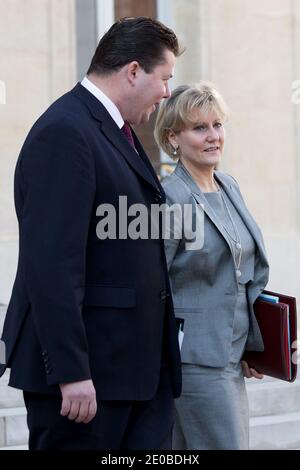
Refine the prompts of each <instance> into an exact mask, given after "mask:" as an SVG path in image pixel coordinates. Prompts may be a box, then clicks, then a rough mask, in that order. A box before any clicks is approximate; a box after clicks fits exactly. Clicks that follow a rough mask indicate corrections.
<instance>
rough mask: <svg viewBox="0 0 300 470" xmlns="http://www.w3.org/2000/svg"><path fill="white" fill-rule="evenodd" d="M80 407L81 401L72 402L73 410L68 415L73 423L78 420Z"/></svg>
mask: <svg viewBox="0 0 300 470" xmlns="http://www.w3.org/2000/svg"><path fill="white" fill-rule="evenodd" d="M79 405H80V402H79V401H72V403H71V409H70V412H69V414H68V419H70V420H71V421H74V419H76V418H77V416H78V413H79Z"/></svg>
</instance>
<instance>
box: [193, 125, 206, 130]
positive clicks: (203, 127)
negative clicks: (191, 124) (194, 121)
mask: <svg viewBox="0 0 300 470" xmlns="http://www.w3.org/2000/svg"><path fill="white" fill-rule="evenodd" d="M204 129H205V126H196V127H195V128H194V130H195V131H203V130H204Z"/></svg>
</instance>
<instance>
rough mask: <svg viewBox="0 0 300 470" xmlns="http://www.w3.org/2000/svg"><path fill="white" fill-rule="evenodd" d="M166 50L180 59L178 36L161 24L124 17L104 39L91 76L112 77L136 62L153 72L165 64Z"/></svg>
mask: <svg viewBox="0 0 300 470" xmlns="http://www.w3.org/2000/svg"><path fill="white" fill-rule="evenodd" d="M166 49H168V50H170V51H171V52H173V53H174V55H175V56H176V57H177V56H178V55H180V54H181V52H180V51H179V45H178V39H177V37H176V35H175V33H174V32H173V31H172V30H171V29H169V28H168V27H167V26H165V25H164V24H162V23H160V21H157V20H153V19H151V18H146V17H144V16H140V17H137V18H122V19H121V20H119V21H117V22H116V23H114V24H113V25H112V27H111V28H110V29H109V30H108V31H107V33H106V34H104V36H103V37H102V38H101V39H100V42H99V44H98V46H97V49H96V51H95V54H94V57H93V59H92V62H91V65H90V67H89V69H88V72H87V73H88V74H90V73H96V74H99V75H100V74H110V73H112V72H116V71H118V70H120V69H121V68H122V67H123V66H124V65H126V64H128V63H129V62H132V61H134V60H136V61H137V62H138V63H139V64H140V66H141V67H142V68H143V70H144V71H145V72H146V73H150V72H151V71H152V70H153V68H154V67H155V66H156V65H158V64H159V63H161V62H163V54H164V51H165V50H166Z"/></svg>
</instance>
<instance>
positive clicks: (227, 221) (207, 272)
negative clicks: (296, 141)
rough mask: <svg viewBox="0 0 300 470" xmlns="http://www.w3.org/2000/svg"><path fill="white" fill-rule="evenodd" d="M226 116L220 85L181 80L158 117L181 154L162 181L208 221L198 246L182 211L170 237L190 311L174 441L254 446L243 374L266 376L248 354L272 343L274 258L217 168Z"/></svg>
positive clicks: (179, 287)
mask: <svg viewBox="0 0 300 470" xmlns="http://www.w3.org/2000/svg"><path fill="white" fill-rule="evenodd" d="M226 116H227V108H226V105H225V103H224V101H223V99H222V97H221V96H220V94H219V93H218V91H217V90H216V89H215V88H214V87H213V86H212V85H211V84H210V83H207V82H201V83H200V84H198V85H195V86H187V85H184V86H180V87H178V88H176V90H174V91H173V93H172V95H171V96H170V98H169V99H167V100H165V101H164V102H163V103H162V105H161V108H160V110H159V113H158V117H157V122H156V129H155V136H156V140H157V142H158V143H159V145H160V146H161V147H162V148H163V150H164V151H165V152H166V153H168V154H169V155H171V156H173V157H175V158H176V159H177V158H178V164H177V166H176V169H175V171H174V172H173V173H172V174H171V175H170V176H168V177H167V178H165V180H164V181H163V186H164V189H165V192H166V195H167V203H168V204H169V206H172V205H173V204H177V205H178V204H179V205H180V207H181V208H182V211H183V212H184V208H185V207H186V206H184V205H189V207H190V208H191V212H190V213H191V214H192V217H191V218H190V219H191V220H196V221H197V220H198V221H199V220H200V221H201V220H202V222H203V223H202V224H201V223H200V224H198V225H197V226H196V230H197V231H198V232H199V231H201V232H202V233H201V234H200V236H199V233H198V234H197V235H198V244H197V243H196V244H195V245H191V244H190V245H189V244H188V243H187V242H188V241H190V239H188V236H187V235H186V234H189V233H191V232H193V228H192V227H185V226H184V225H186V224H187V223H191V222H190V221H189V220H190V219H189V218H187V217H183V216H182V217H181V218H180V217H179V218H178V217H177V222H178V221H181V222H182V221H183V230H181V235H180V236H178V235H177V236H174V233H177V232H178V227H175V228H173V231H171V234H173V236H172V235H171V236H169V237H167V238H166V240H165V249H166V255H167V261H168V268H169V274H170V280H171V287H172V293H173V301H174V308H175V314H176V316H177V317H179V318H182V319H184V338H183V342H182V348H181V358H182V371H183V392H182V395H181V397H180V398H179V399H178V400H177V403H176V418H175V426H174V439H173V448H174V449H247V448H248V447H249V415H248V401H247V395H246V390H245V381H244V376H246V377H248V378H250V377H256V378H258V379H260V378H262V376H261V375H260V374H258V372H257V371H255V370H254V369H250V368H249V367H248V365H247V363H245V362H244V361H241V358H242V356H243V352H244V350H245V349H247V350H257V351H261V350H263V341H262V337H261V334H260V330H259V327H258V324H257V321H256V319H255V316H254V312H253V304H254V302H255V300H256V298H257V297H258V295H259V294H260V293H261V292H262V290H263V289H264V288H265V286H266V284H267V281H268V262H267V258H266V253H265V248H264V242H263V238H262V234H261V231H260V229H259V227H258V226H257V224H256V222H255V221H254V219H253V218H252V216H251V214H250V213H249V211H248V209H247V207H246V205H245V202H244V200H243V197H242V195H241V193H240V190H239V186H238V184H237V182H236V181H235V179H234V178H233V177H232V176H230V175H228V174H226V173H223V172H221V171H217V170H216V166H217V165H218V164H219V163H220V160H221V156H222V153H223V147H224V139H225V132H224V120H225V118H226ZM183 212H182V213H183ZM201 217H202V219H201ZM201 236H202V242H201V243H199V239H200V241H201Z"/></svg>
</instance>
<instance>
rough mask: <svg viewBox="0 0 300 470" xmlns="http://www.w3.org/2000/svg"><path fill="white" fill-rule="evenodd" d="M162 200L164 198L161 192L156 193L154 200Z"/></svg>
mask: <svg viewBox="0 0 300 470" xmlns="http://www.w3.org/2000/svg"><path fill="white" fill-rule="evenodd" d="M161 200H162V196H161V194H159V193H157V194H155V196H154V201H155V202H160V201H161Z"/></svg>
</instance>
